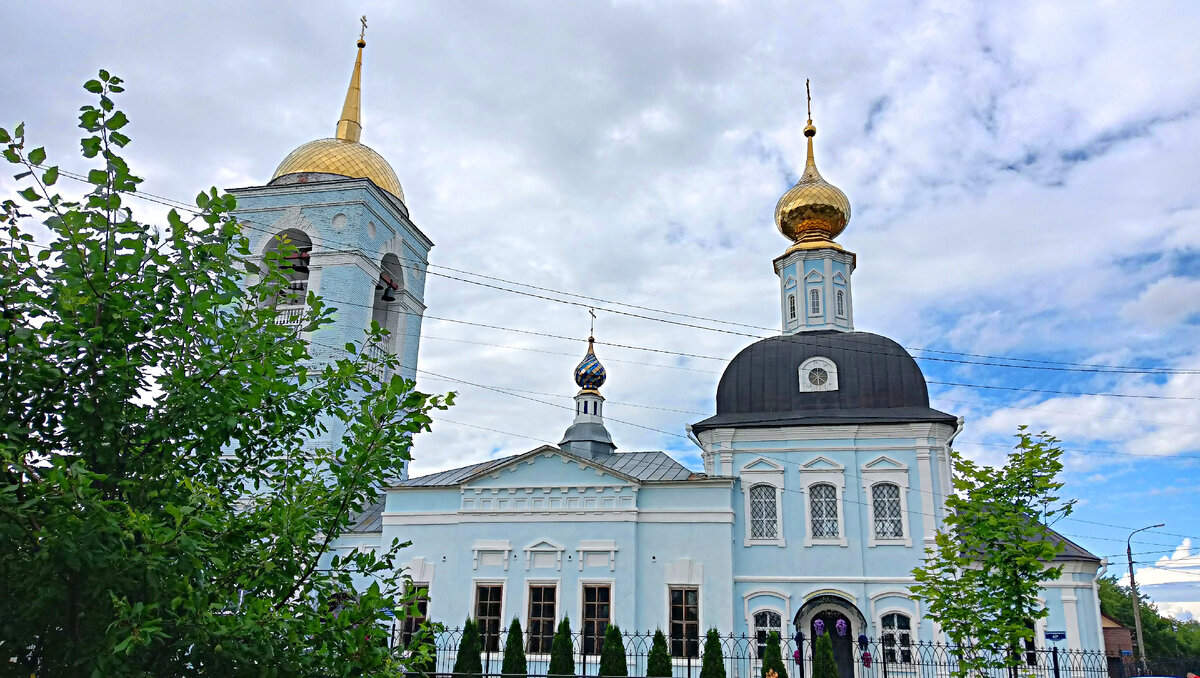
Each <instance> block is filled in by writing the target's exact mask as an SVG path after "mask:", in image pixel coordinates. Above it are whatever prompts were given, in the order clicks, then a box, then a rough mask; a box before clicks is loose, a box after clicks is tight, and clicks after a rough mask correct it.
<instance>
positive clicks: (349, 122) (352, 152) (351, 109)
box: [271, 17, 404, 202]
mask: <svg viewBox="0 0 1200 678" xmlns="http://www.w3.org/2000/svg"><path fill="white" fill-rule="evenodd" d="M362 22H363V33H364V34H365V32H366V27H367V18H366V17H363V19H362ZM366 46H367V41H366V39H365V38H364V35H362V34H360V35H359V36H358V58H357V59H355V60H354V71H353V73H351V75H350V87H349V88H348V89H347V90H346V101H345V103H344V104H342V116H341V118H340V119H338V124H337V135H336V136H335V137H334V138H332V139H317V140H316V141H310V142H308V143H307V144H304V145H302V146H300V147H299V148H297V149H296V150H294V151H292V152H291V153H289V154H288V156H287V157H286V158H284V159H283V162H281V163H279V167H276V168H275V174H273V175H272V176H271V181H272V182H274V181H275V180H276V179H279V178H280V177H283V176H287V175H289V174H305V173H317V174H335V175H338V176H343V177H350V178H352V179H370V180H371V181H372V182H374V183H375V185H376V186H378V187H380V188H382V189H383V190H385V191H387V192H388V193H391V194H392V195H394V196H396V197H397V198H399V199H400V201H401V202H403V201H404V189H402V188H401V187H400V179H398V178H397V177H396V172H395V171H394V170H393V169H392V166H391V165H389V164H388V162H387V161H386V160H384V159H383V156H382V155H379V154H378V153H376V152H375V151H374V150H372V149H371V147H370V146H367V145H365V144H362V143H360V142H359V137H361V135H362V122H361V117H362V116H361V110H362V105H361V100H362V86H361V81H362V55H363V48H364V47H366Z"/></svg>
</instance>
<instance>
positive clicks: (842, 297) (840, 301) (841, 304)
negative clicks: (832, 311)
mask: <svg viewBox="0 0 1200 678" xmlns="http://www.w3.org/2000/svg"><path fill="white" fill-rule="evenodd" d="M837 314H838V317H839V318H845V317H846V293H845V292H843V291H841V290H838V291H837Z"/></svg>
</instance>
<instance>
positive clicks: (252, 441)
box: [0, 71, 450, 677]
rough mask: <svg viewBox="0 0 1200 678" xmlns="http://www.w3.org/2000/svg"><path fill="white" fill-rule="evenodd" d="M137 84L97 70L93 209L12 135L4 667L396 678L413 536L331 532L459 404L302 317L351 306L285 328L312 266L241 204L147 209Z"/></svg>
mask: <svg viewBox="0 0 1200 678" xmlns="http://www.w3.org/2000/svg"><path fill="white" fill-rule="evenodd" d="M121 82H122V81H121V79H120V78H118V77H115V76H113V75H111V74H109V73H107V72H104V71H101V72H100V74H99V77H98V78H97V79H94V80H89V81H88V83H87V84H86V85H85V89H87V90H88V91H89V92H92V93H93V94H94V95H95V96H96V99H97V101H96V104H95V105H88V106H84V107H83V108H82V109H81V112H80V115H79V125H80V127H81V128H82V129H83V130H84V138H83V140H82V142H81V146H82V149H83V155H84V157H85V158H93V159H95V160H94V163H93V164H95V165H96V166H95V167H94V168H93V169H91V170H90V171H88V172H87V181H88V182H89V183H90V184H91V186H87V187H86V188H85V190H86V194H85V195H84V196H83V197H82V198H80V199H79V200H73V199H69V198H66V197H64V196H62V195H60V194H58V193H55V192H54V191H53V190H52V189H51V188H50V184H52V183H54V181H55V180H57V179H58V178H59V176H58V170H57V168H55V167H49V168H47V167H46V166H45V164H46V163H47V162H48V160H47V158H46V157H45V151H43V150H42V149H39V148H32V145H28V146H27V143H26V138H25V128H24V125H18V126H17V127H16V128H15V129H13V130H11V131H10V130H0V139H3V140H4V141H3V142H0V143H2V144H3V153H2V154H3V156H4V158H5V159H6V160H7V161H8V162H9V163H11V164H13V165H14V172H16V173H17V177H18V180H17V184H18V186H19V189H18V191H17V193H18V196H19V197H18V196H14V197H13V198H11V199H7V200H4V201H3V202H2V203H0V212H2V218H3V221H4V224H5V226H4V228H5V230H6V231H7V233H6V234H5V235H6V236H7V237H5V238H4V239H3V241H2V242H0V350H2V351H3V352H4V355H3V358H0V385H2V386H0V417H2V419H0V554H3V556H2V557H0V609H2V610H4V614H3V615H2V619H0V653H2V654H0V665H3V666H5V667H6V669H5V670H4V672H6V673H9V672H11V673H13V674H20V675H25V676H28V675H31V674H34V675H38V676H57V675H83V676H87V675H91V676H161V677H170V676H184V675H188V676H194V675H222V676H224V675H231V676H232V675H288V676H316V675H320V676H350V675H353V676H385V675H387V676H393V675H396V673H397V672H398V671H401V670H403V669H404V665H405V663H406V662H407V661H408V660H406V659H404V658H403V656H402V655H401V654H400V652H399V651H398V650H394V649H391V648H389V647H388V638H387V632H386V631H385V629H386V628H387V627H388V625H389V623H390V622H391V621H392V620H391V619H390V618H389V616H388V611H389V610H396V611H397V614H403V611H404V610H406V609H407V608H408V603H409V602H411V599H410V598H406V594H405V593H404V589H403V582H402V581H401V580H400V578H399V577H400V575H399V573H400V572H401V568H400V567H399V566H398V564H397V562H396V556H397V550H398V549H399V548H400V547H401V546H402V545H401V544H398V543H393V544H391V545H390V546H389V547H387V548H385V549H382V550H381V552H359V551H357V550H355V551H350V552H344V553H340V554H335V552H334V551H333V550H332V549H331V544H332V543H333V542H334V540H336V539H338V538H339V536H340V535H342V534H343V533H344V532H345V531H346V530H347V529H348V528H349V527H350V526H351V525H352V523H353V518H354V516H355V514H356V513H357V512H359V511H360V510H361V509H363V508H364V507H365V506H366V505H367V504H368V502H370V501H372V500H374V499H375V498H376V497H377V496H378V488H379V487H381V486H382V485H383V484H384V483H385V482H387V481H389V480H390V479H392V478H395V477H396V476H397V475H399V474H400V472H401V470H402V469H403V466H404V464H405V463H406V462H407V461H408V460H409V459H410V454H409V450H410V441H411V439H412V435H413V434H414V433H416V432H418V431H420V430H423V429H425V428H427V427H428V424H429V422H430V418H429V412H430V411H431V410H432V409H435V408H443V407H445V406H446V405H447V404H449V402H450V399H449V398H435V397H429V396H425V395H422V394H420V393H417V392H415V391H414V390H413V384H412V383H410V382H406V381H404V380H403V379H400V378H399V377H389V378H387V379H381V378H379V377H377V376H373V375H374V374H376V373H377V372H378V370H375V369H373V368H377V367H379V366H380V365H379V363H378V361H372V359H370V358H367V357H366V353H367V352H363V351H359V352H357V353H356V354H355V355H352V356H350V357H347V358H344V359H338V360H324V361H315V360H314V359H313V358H312V356H311V355H310V353H309V345H308V342H307V341H306V340H305V339H304V338H303V336H302V334H301V331H311V330H314V329H317V328H319V327H321V326H323V325H325V324H327V323H328V322H329V321H330V318H331V315H332V314H333V312H334V310H333V309H330V308H327V307H326V306H325V305H324V304H323V303H322V302H321V300H320V299H319V298H317V297H316V296H310V298H309V311H308V314H307V316H306V317H305V318H304V319H303V323H302V325H301V327H300V328H297V327H294V326H287V325H282V324H277V323H276V322H275V321H276V311H275V310H274V304H273V303H271V300H273V299H275V298H276V296H277V295H278V294H279V293H280V292H281V291H282V290H283V289H285V287H286V286H287V285H288V283H289V279H288V271H286V270H281V269H280V267H279V258H278V256H276V255H271V256H268V257H267V260H266V261H263V260H262V259H261V258H259V257H256V256H253V255H252V253H251V251H250V246H249V242H248V241H247V239H246V238H245V237H243V235H242V232H241V228H240V226H239V225H238V224H237V223H236V222H235V220H234V218H233V210H234V209H235V200H234V197H233V196H231V195H226V194H222V193H219V192H218V191H217V190H216V189H215V188H214V189H211V190H209V191H206V192H204V193H202V194H201V195H202V197H201V199H198V200H197V207H196V208H195V209H194V210H190V211H185V212H184V213H182V214H181V213H180V212H178V211H174V210H173V211H172V212H171V213H170V214H169V216H168V218H167V223H166V224H162V225H160V226H153V225H150V224H147V223H144V222H140V221H138V220H137V219H136V218H135V216H134V213H133V211H132V210H131V209H130V207H131V204H132V203H133V197H132V196H133V194H135V193H136V191H137V188H138V185H139V184H140V183H141V181H142V180H141V179H140V178H139V177H137V176H135V175H134V174H133V173H132V171H131V169H130V167H129V165H128V163H127V162H126V161H125V159H124V158H123V157H121V155H120V149H121V148H122V147H123V146H125V145H126V144H127V143H129V137H127V136H125V135H124V134H122V133H121V132H118V131H116V130H118V129H120V130H124V129H127V123H128V118H127V117H126V116H125V114H124V113H122V112H121V111H119V110H117V108H116V103H115V98H116V95H117V94H119V93H120V92H121V91H122V89H123V87H122V84H121ZM27 148H32V150H27ZM34 229H37V230H38V232H39V233H41V234H45V235H43V236H42V237H41V238H40V240H41V244H39V243H35V242H34V237H33V230H34ZM247 270H253V271H254V272H255V273H256V274H257V275H256V276H255V277H254V279H253V280H251V281H246V280H245V274H246V271H247ZM383 338H384V337H383V336H382V334H381V332H380V331H379V330H377V329H376V330H374V331H372V332H369V333H367V334H365V335H364V336H363V343H367V342H379V341H381V340H383ZM386 363H387V365H388V366H389V367H391V368H393V369H394V368H395V367H396V362H395V359H394V358H388V359H386ZM364 396H365V397H364ZM322 435H326V436H328V438H326V439H332V440H333V441H334V442H333V443H332V444H330V445H319V444H316V443H315V442H314V441H315V439H317V438H318V437H319V436H322ZM352 578H359V579H361V580H367V581H372V582H374V583H373V584H372V585H371V586H370V587H369V588H367V589H366V590H364V591H356V590H355V589H354V586H353V580H352Z"/></svg>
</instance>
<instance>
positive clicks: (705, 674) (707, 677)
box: [700, 629, 725, 678]
mask: <svg viewBox="0 0 1200 678" xmlns="http://www.w3.org/2000/svg"><path fill="white" fill-rule="evenodd" d="M700 678H725V658H724V657H723V656H722V652H721V634H720V633H718V632H717V630H716V629H709V630H708V635H707V636H706V637H705V638H704V658H703V660H701V663H700Z"/></svg>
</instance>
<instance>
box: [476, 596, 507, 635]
mask: <svg viewBox="0 0 1200 678" xmlns="http://www.w3.org/2000/svg"><path fill="white" fill-rule="evenodd" d="M503 590H504V588H503V587H502V586H500V585H499V584H479V585H478V586H476V587H475V621H476V622H477V623H478V624H479V634H480V636H482V637H483V650H484V651H485V652H498V651H499V650H500V598H501V596H502V595H503V593H502V592H503Z"/></svg>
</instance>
